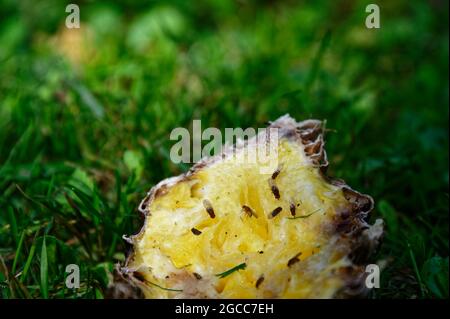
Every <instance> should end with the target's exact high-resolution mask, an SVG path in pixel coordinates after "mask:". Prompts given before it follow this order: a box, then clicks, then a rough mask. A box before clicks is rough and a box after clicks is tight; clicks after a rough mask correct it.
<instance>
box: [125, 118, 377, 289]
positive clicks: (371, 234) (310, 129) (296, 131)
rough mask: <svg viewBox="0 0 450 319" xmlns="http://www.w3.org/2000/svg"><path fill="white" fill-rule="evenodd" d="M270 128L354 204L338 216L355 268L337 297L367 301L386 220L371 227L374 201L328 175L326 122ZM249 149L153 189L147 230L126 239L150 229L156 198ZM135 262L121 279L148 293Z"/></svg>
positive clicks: (285, 122) (347, 271)
mask: <svg viewBox="0 0 450 319" xmlns="http://www.w3.org/2000/svg"><path fill="white" fill-rule="evenodd" d="M268 128H278V135H279V138H280V139H282V138H286V139H288V140H291V141H294V142H297V143H302V144H303V145H304V151H305V154H306V155H307V157H308V158H309V159H310V161H311V163H312V164H313V165H314V166H315V167H317V169H318V170H319V171H320V173H321V176H322V177H323V178H324V180H325V181H326V182H328V183H330V184H332V185H335V186H338V187H340V188H341V189H342V191H343V192H344V196H345V198H346V200H347V201H348V202H349V203H350V204H351V205H350V207H351V209H350V210H348V211H343V212H341V213H340V214H338V215H337V216H338V217H337V218H336V220H335V223H334V231H335V233H337V234H339V235H340V236H341V237H342V238H345V239H346V240H347V241H348V242H350V253H349V254H348V257H349V258H350V260H352V262H353V264H352V265H351V266H348V267H345V268H342V269H340V271H339V273H338V276H340V278H341V279H342V280H343V282H345V285H344V287H343V288H342V289H340V290H339V291H338V292H337V293H336V295H335V297H336V298H349V297H353V298H354V297H364V296H365V295H367V293H368V289H367V288H366V285H365V279H366V273H365V266H364V265H365V263H367V261H368V258H369V257H370V256H371V255H372V254H373V253H374V252H375V251H376V250H377V249H378V247H379V245H380V242H381V239H382V236H383V222H382V220H377V221H376V222H375V224H374V225H372V226H370V225H369V224H368V223H367V219H368V217H369V215H370V212H371V211H372V209H373V207H374V201H373V199H372V198H371V197H370V196H369V195H364V194H361V193H359V192H357V191H355V190H353V189H352V188H350V187H349V186H348V185H347V184H346V183H345V182H344V181H343V180H340V179H333V178H330V177H328V176H327V175H326V171H327V168H328V165H329V162H328V158H327V154H326V151H325V148H324V145H325V142H324V139H323V135H324V123H323V122H322V121H320V120H314V119H311V120H305V121H301V122H296V121H295V120H294V119H293V118H291V117H290V116H289V115H287V114H286V115H284V116H282V117H280V118H279V119H277V120H276V121H274V122H272V123H270V125H269V127H268ZM260 134H264V133H260ZM245 145H246V143H244V141H238V142H237V143H236V145H234V146H229V147H227V148H225V149H224V150H223V152H222V153H221V154H219V155H216V156H213V157H206V158H203V159H202V160H200V161H199V162H198V163H196V164H195V165H194V166H193V167H192V168H191V169H190V170H189V171H188V172H186V173H185V174H182V175H179V176H176V177H171V178H168V179H165V180H163V181H161V182H160V183H158V184H157V185H156V186H154V187H152V188H151V189H150V191H149V192H148V193H147V196H146V197H145V198H144V199H143V201H142V202H141V203H140V205H139V208H138V209H139V211H140V212H141V213H143V214H144V216H145V221H144V225H143V227H142V228H141V230H140V231H139V232H138V233H137V234H135V235H132V236H130V237H125V236H124V239H125V240H126V241H127V242H129V243H130V244H132V245H134V244H135V242H136V240H137V239H138V238H139V236H140V235H141V234H142V233H143V231H144V230H145V229H146V226H147V225H146V224H147V222H148V218H147V217H148V216H149V215H151V212H150V211H149V210H148V207H149V203H151V202H152V201H154V200H155V198H157V197H159V196H162V195H164V194H165V193H167V191H168V190H169V189H170V188H171V187H172V186H174V185H176V184H177V183H180V182H183V181H185V180H187V179H189V178H190V176H192V175H193V174H195V173H196V172H197V171H198V170H200V169H201V168H203V167H205V166H207V165H210V164H212V163H214V162H216V161H219V160H221V159H222V158H224V157H227V156H228V155H229V154H231V153H232V152H234V151H236V150H239V149H241V148H244V147H245ZM132 259H133V254H130V255H129V256H128V257H127V260H126V262H125V265H124V266H123V267H119V269H118V272H119V274H120V278H123V279H125V280H128V282H129V284H130V285H131V286H132V287H139V288H141V289H142V290H145V289H147V287H146V285H145V284H144V283H142V282H141V281H140V280H139V279H137V278H136V277H135V276H134V275H133V273H134V269H130V268H129V265H130V262H131V261H132Z"/></svg>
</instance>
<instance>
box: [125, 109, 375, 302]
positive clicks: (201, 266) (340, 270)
mask: <svg viewBox="0 0 450 319" xmlns="http://www.w3.org/2000/svg"><path fill="white" fill-rule="evenodd" d="M269 128H277V129H278V134H279V141H280V144H279V153H278V155H277V156H278V158H277V160H278V163H279V164H281V165H280V166H278V167H281V169H280V172H279V173H278V175H277V176H276V177H275V179H272V177H273V176H272V177H271V176H270V175H267V176H265V175H261V174H258V173H257V172H254V171H252V168H251V167H246V166H243V167H240V166H237V165H235V163H233V159H232V158H231V157H232V155H233V154H239V152H240V151H243V150H245V149H246V148H247V149H251V148H252V147H253V146H255V145H257V142H256V138H253V139H251V140H249V141H248V143H243V142H242V141H241V142H238V143H237V144H236V145H235V146H234V147H229V148H227V149H225V150H224V151H223V153H222V154H220V155H218V156H214V157H209V158H204V159H202V160H201V161H200V162H198V163H197V164H195V165H194V166H193V167H192V168H191V170H189V171H188V172H187V173H185V174H183V175H180V176H177V177H172V178H168V179H166V180H163V181H162V182H160V183H158V184H157V185H156V186H154V187H153V188H152V189H151V190H150V191H149V193H148V194H147V196H146V197H145V198H144V200H143V201H142V202H141V204H140V206H139V210H140V211H141V212H142V213H143V214H144V216H145V221H144V225H143V227H142V229H141V231H140V232H139V233H138V234H136V235H133V236H130V237H124V238H125V239H126V240H127V241H128V242H129V243H130V244H131V245H133V250H132V253H131V254H130V255H129V256H128V258H127V260H126V263H125V265H124V266H122V267H118V273H117V276H118V277H119V280H120V282H121V284H122V285H123V282H126V283H127V284H128V285H129V286H130V287H133V288H134V291H140V294H138V295H136V296H139V297H142V296H143V297H145V298H347V297H361V296H365V295H366V294H367V293H368V289H367V288H366V286H365V278H366V275H367V274H366V272H365V266H366V265H367V263H368V261H369V258H370V256H371V255H372V254H373V252H375V251H376V250H377V249H378V247H379V245H380V243H381V239H382V236H383V221H382V220H377V221H376V222H375V224H374V225H372V226H371V225H369V224H368V223H367V220H368V218H369V214H370V212H371V211H372V209H373V205H374V203H373V199H372V198H371V197H370V196H368V195H363V194H361V193H359V192H357V191H355V190H353V189H351V188H350V187H349V186H348V185H346V184H345V182H344V181H342V180H337V179H331V178H329V177H328V176H327V175H326V171H327V168H328V159H327V155H326V152H325V149H324V139H323V133H324V128H323V123H322V122H321V121H319V120H306V121H302V122H296V121H295V120H294V119H292V118H291V117H290V116H289V115H285V116H283V117H280V118H279V119H277V120H276V121H274V122H272V123H271V124H270V125H269ZM287 154H288V155H287ZM227 161H228V162H229V165H228V166H227ZM237 177H239V178H237ZM221 179H223V181H222V182H221ZM199 180H200V182H199ZM242 180H243V181H242ZM271 183H272V184H275V183H276V185H277V188H279V191H280V194H281V198H276V197H277V196H275V193H274V192H273V189H271ZM295 183H297V184H295ZM210 185H218V186H217V188H218V189H214V187H212V190H211V189H209V188H211V186H210ZM202 186H203V187H202ZM204 188H206V189H207V191H206V192H205V190H204ZM242 189H245V190H244V191H243V190H242ZM261 189H262V190H261ZM227 190H228V191H227ZM271 191H272V192H271ZM227 193H229V194H227ZM222 195H223V196H222ZM222 197H223V198H222ZM205 199H206V200H207V203H206V204H207V206H208V205H211V207H214V208H213V211H214V214H215V216H214V218H211V216H208V214H206V212H208V209H207V208H208V207H207V206H205ZM228 202H230V203H231V204H230V203H228ZM202 205H203V215H202V213H201V212H200V211H201V210H202V208H201V207H199V206H202ZM292 205H294V206H295V209H293V207H292ZM244 206H247V207H250V209H239V208H240V207H242V208H245V207H244ZM186 207H187V208H186ZM276 207H281V211H280V212H279V213H278V214H277V215H276V216H275V217H272V216H270V213H271V212H272V214H273V208H276ZM317 207H319V208H320V209H319V210H318V209H316V208H317ZM177 210H179V211H180V213H179V214H177V213H174V214H173V216H169V215H168V214H171V212H177ZM292 210H294V211H295V213H294V214H295V216H293V212H292ZM205 211H206V212H205ZM252 213H254V215H252ZM309 214H311V216H309ZM184 216H188V217H189V216H191V217H189V218H188V217H186V218H185V217H184ZM198 216H201V217H198ZM298 216H308V217H305V218H296V219H293V217H298ZM172 221H173V224H174V225H169V224H168V223H169V222H172ZM175 224H176V225H175ZM193 226H195V227H193ZM233 232H234V233H235V234H233ZM224 234H226V235H224ZM233 235H234V236H235V237H234V238H233ZM227 236H228V237H227ZM242 263H245V268H244V269H240V270H237V271H234V272H233V273H231V274H229V275H228V276H226V277H224V278H220V277H219V276H217V275H218V274H220V273H223V272H224V271H227V270H229V269H232V268H233V267H234V266H236V265H238V264H242Z"/></svg>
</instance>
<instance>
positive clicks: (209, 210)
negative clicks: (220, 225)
mask: <svg viewBox="0 0 450 319" xmlns="http://www.w3.org/2000/svg"><path fill="white" fill-rule="evenodd" d="M203 206H204V207H205V209H206V212H207V213H208V215H209V217H211V218H215V217H216V214H215V213H214V209H213V208H212V205H211V202H210V201H209V200H207V199H205V200H204V201H203Z"/></svg>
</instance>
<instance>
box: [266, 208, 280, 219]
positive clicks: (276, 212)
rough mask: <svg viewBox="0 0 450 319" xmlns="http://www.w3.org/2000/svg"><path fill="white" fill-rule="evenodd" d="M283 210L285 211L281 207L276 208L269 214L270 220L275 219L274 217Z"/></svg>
mask: <svg viewBox="0 0 450 319" xmlns="http://www.w3.org/2000/svg"><path fill="white" fill-rule="evenodd" d="M282 210H283V208H281V207H277V208H275V209H274V210H273V211H272V212H271V213H270V214H269V218H274V217H275V216H277V215H278V214H279V213H280V212H281V211H282Z"/></svg>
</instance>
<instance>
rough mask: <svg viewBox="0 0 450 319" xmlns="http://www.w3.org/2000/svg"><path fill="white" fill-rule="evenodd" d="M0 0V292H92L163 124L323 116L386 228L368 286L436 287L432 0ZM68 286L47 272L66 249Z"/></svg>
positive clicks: (165, 133) (166, 127)
mask: <svg viewBox="0 0 450 319" xmlns="http://www.w3.org/2000/svg"><path fill="white" fill-rule="evenodd" d="M72 2H74V3H77V4H78V5H79V6H80V11H81V28H80V29H72V30H69V29H67V28H65V26H64V22H65V19H66V16H67V13H66V12H65V7H66V5H67V4H68V3H69V2H68V1H60V0H47V1H39V0H38V1H32V0H1V1H0V257H1V258H0V296H1V297H2V298H103V297H105V293H106V287H107V286H108V283H109V282H110V280H111V274H112V270H113V266H114V264H116V263H118V262H121V261H123V260H124V256H125V252H126V251H127V249H128V248H127V247H126V246H125V243H124V242H123V240H122V238H121V236H122V235H123V234H133V233H136V231H137V230H138V229H139V228H140V225H141V223H142V218H141V216H140V214H139V213H138V212H137V210H136V208H137V205H138V203H139V201H140V200H141V199H142V198H143V197H144V195H145V193H146V191H147V190H148V189H149V188H150V187H151V186H152V185H154V184H155V183H156V182H158V181H159V180H161V179H163V178H165V177H168V176H172V175H174V174H179V173H182V172H183V171H186V170H187V169H188V166H186V165H181V166H177V165H175V164H173V163H172V162H171V161H170V159H169V151H170V148H171V146H172V145H173V142H171V141H170V140H169V134H170V132H171V130H172V129H173V128H175V127H187V128H189V127H190V126H191V125H192V120H193V119H201V120H202V126H203V127H207V126H213V127H218V128H220V129H221V130H222V132H223V129H224V128H225V127H243V128H245V127H254V128H258V127H264V123H265V122H266V121H268V120H273V119H276V118H277V117H278V116H281V115H283V114H285V113H290V114H291V115H292V116H293V117H295V118H296V119H297V120H301V119H306V118H310V117H313V118H318V119H324V120H326V121H327V128H328V129H329V132H328V134H327V151H328V155H329V159H330V170H329V173H330V175H332V176H335V177H339V178H343V179H345V180H346V181H347V182H348V184H349V185H351V186H352V187H354V188H355V189H357V190H360V191H362V192H365V193H368V194H371V195H372V196H373V197H374V199H375V201H376V209H375V211H374V214H373V217H374V218H377V217H378V218H379V217H383V218H384V219H385V221H386V224H387V233H386V237H385V240H384V244H383V246H382V249H381V250H380V252H379V253H378V255H377V256H375V258H374V262H380V263H382V264H384V265H385V268H384V271H383V272H382V276H381V288H380V289H374V290H373V291H372V293H371V295H370V297H371V298H448V288H449V286H448V251H449V247H448V244H449V240H448V225H449V224H448V212H449V211H448V201H449V198H448V182H449V172H448V160H449V159H448V146H449V145H448V133H449V132H448V130H449V129H448V123H449V122H448V116H449V114H448V110H449V108H448V99H449V91H448V57H449V47H448V45H449V44H448V1H445V0H441V1H439V0H432V1H431V0H430V1H426V0H422V1H401V0H398V1H381V0H380V1H375V3H377V4H379V6H380V8H381V28H380V29H371V30H369V29H366V27H365V24H364V22H365V18H366V15H367V13H366V12H365V7H366V5H367V4H369V3H372V2H374V1H363V0H361V1H359V0H345V1H323V0H320V1H318V0H315V1H269V0H266V1H256V0H236V1H231V0H216V1H205V0H200V1H181V0H180V1H172V2H167V1H138V0H130V1H112V0H111V1H101V2H100V1H98V2H95V1H79V2H76V1H72ZM73 263H74V264H78V265H80V268H81V288H80V289H78V290H69V289H67V288H66V287H65V285H64V280H65V276H66V275H65V271H64V270H65V267H66V265H67V264H73Z"/></svg>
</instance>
